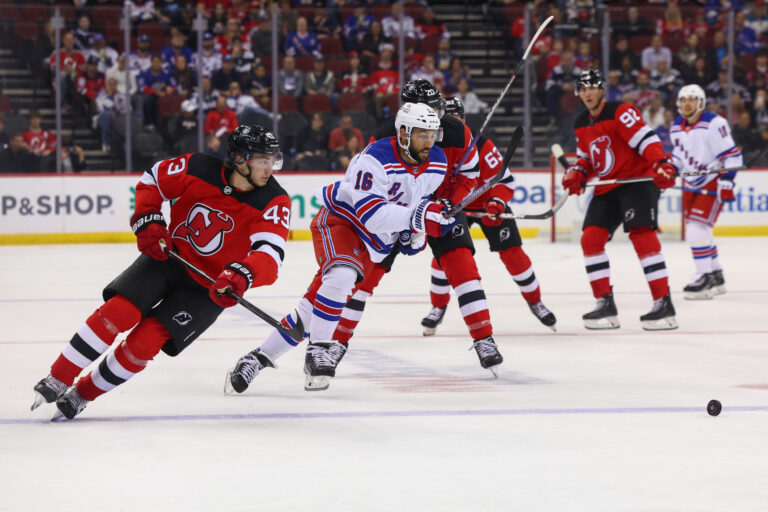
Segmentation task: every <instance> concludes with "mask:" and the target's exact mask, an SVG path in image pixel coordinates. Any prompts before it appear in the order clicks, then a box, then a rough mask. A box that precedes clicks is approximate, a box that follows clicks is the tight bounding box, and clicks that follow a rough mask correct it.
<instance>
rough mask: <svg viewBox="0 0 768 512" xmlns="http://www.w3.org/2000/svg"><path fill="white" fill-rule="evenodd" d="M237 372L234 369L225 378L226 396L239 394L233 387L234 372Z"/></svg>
mask: <svg viewBox="0 0 768 512" xmlns="http://www.w3.org/2000/svg"><path fill="white" fill-rule="evenodd" d="M234 370H235V368H234V367H233V368H232V369H231V370H229V371H228V372H227V376H226V377H225V378H224V395H225V396H232V395H236V394H238V393H237V391H235V388H233V387H232V372H233V371H234Z"/></svg>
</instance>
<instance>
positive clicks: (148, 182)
mask: <svg viewBox="0 0 768 512" xmlns="http://www.w3.org/2000/svg"><path fill="white" fill-rule="evenodd" d="M228 148H229V153H228V159H227V160H225V161H224V162H222V161H221V160H219V159H217V158H214V157H211V156H208V155H206V154H203V153H187V154H185V155H181V156H178V157H176V158H171V159H168V160H162V161H160V162H157V163H156V164H155V165H154V166H153V167H152V169H151V170H148V171H146V172H145V173H144V174H143V175H142V177H141V179H140V180H139V184H138V185H137V187H136V208H135V214H134V215H133V217H132V218H131V227H132V229H133V231H134V233H135V234H136V239H137V244H138V248H139V251H140V252H141V253H142V254H141V255H140V256H139V257H138V258H137V259H136V261H134V262H133V264H131V266H129V267H128V268H127V269H125V270H124V271H123V272H122V273H121V274H120V275H119V276H117V277H116V278H115V279H114V280H113V281H112V282H111V283H109V284H108V285H107V286H106V288H104V291H103V292H102V295H103V297H104V300H105V303H104V304H103V305H102V306H101V307H99V308H98V309H97V310H96V311H95V312H94V313H93V314H92V315H91V316H89V317H88V319H87V320H86V321H85V323H84V324H83V325H82V326H81V327H80V328H79V329H78V331H77V333H75V335H74V336H72V339H71V340H70V341H69V343H68V344H67V346H66V347H65V348H64V350H63V351H62V353H61V355H60V356H59V357H58V359H56V361H55V362H54V363H53V365H52V366H51V371H50V375H48V376H47V377H45V378H43V379H42V380H40V382H38V383H37V384H36V385H35V387H34V390H35V394H36V397H35V402H34V404H33V405H32V409H33V410H34V409H35V408H37V407H38V406H40V405H42V404H43V403H44V402H48V403H50V402H54V401H55V402H56V406H57V407H58V409H59V414H60V415H62V416H64V417H66V418H68V419H72V418H74V417H75V416H76V415H77V414H79V413H80V412H81V411H82V410H83V409H84V408H85V406H86V405H87V404H88V403H89V402H91V401H93V400H95V399H96V398H97V397H99V396H100V395H102V394H104V393H106V392H107V391H110V390H111V389H113V388H114V387H116V386H118V385H119V384H122V383H123V382H125V381H126V380H128V379H130V378H131V377H133V376H134V375H135V374H136V373H138V372H140V371H142V370H143V369H144V368H145V367H146V366H147V364H148V363H149V361H151V360H152V359H153V358H154V357H155V356H156V355H157V354H158V353H159V352H160V350H161V349H162V350H163V351H164V352H165V353H167V354H169V355H171V356H175V355H178V354H179V353H180V352H181V351H182V350H184V348H186V347H187V346H189V344H191V343H192V342H193V341H194V340H195V339H196V338H197V337H198V336H200V334H202V333H203V332H204V331H205V330H206V329H207V328H208V327H209V326H210V325H211V324H213V322H214V321H215V320H216V319H217V318H218V316H219V314H221V312H222V311H223V310H224V308H226V307H230V306H233V305H235V304H236V302H235V300H234V299H233V298H232V297H231V296H229V295H228V291H229V290H231V291H232V292H234V293H236V294H238V295H242V294H243V292H245V291H246V290H247V289H248V288H250V287H257V286H266V285H269V284H272V283H273V282H275V280H276V279H277V275H278V272H279V270H280V267H281V265H282V262H283V255H284V252H285V241H286V238H287V236H288V228H289V223H290V215H291V203H290V199H289V197H288V195H287V194H286V192H285V191H284V190H283V189H282V188H281V187H280V185H279V184H278V183H277V181H276V180H275V178H274V177H272V172H273V170H277V169H279V168H280V167H281V166H282V155H281V154H280V152H279V148H280V146H279V144H278V140H277V138H276V137H275V136H274V135H273V134H272V133H271V132H269V131H267V130H265V129H263V128H261V127H259V126H239V127H237V128H236V129H235V130H234V131H233V132H232V134H231V135H230V136H229V142H228ZM163 201H174V202H173V204H172V205H171V219H170V225H169V224H168V223H166V220H165V218H164V217H163V214H162V213H161V205H162V203H163ZM160 241H164V242H165V245H166V246H167V247H173V249H174V250H175V251H177V252H178V253H179V254H180V255H181V256H182V257H184V258H185V259H187V260H188V261H190V262H192V263H193V264H194V265H195V266H197V267H199V268H201V269H202V270H204V271H205V272H206V273H208V274H209V275H216V276H218V278H217V279H216V281H215V283H214V284H213V285H210V286H209V285H208V284H207V283H205V282H204V281H202V279H201V278H200V277H198V276H197V275H195V274H192V273H190V272H188V271H187V270H186V268H185V267H183V266H182V265H180V264H179V263H177V262H176V261H174V260H171V259H169V258H168V254H167V253H166V252H165V251H164V250H163V249H162V248H161V246H160ZM127 331H129V332H128V336H127V337H126V338H125V340H123V341H122V342H121V343H119V344H118V345H117V347H115V349H114V350H112V351H111V352H110V353H108V354H107V356H106V358H104V359H103V360H102V362H101V363H100V364H99V365H98V367H96V368H94V369H93V370H92V371H91V372H90V373H89V374H88V375H86V376H85V377H82V378H80V379H79V380H78V381H77V383H76V384H74V382H75V378H76V377H77V376H78V374H80V372H81V371H82V370H83V369H84V368H86V367H87V366H89V365H91V364H92V363H93V362H94V361H95V360H96V359H98V358H99V356H101V354H103V353H104V352H106V351H107V349H109V348H110V346H111V345H112V344H113V342H114V341H115V338H116V337H117V335H118V334H120V333H121V332H127ZM73 384H74V385H73Z"/></svg>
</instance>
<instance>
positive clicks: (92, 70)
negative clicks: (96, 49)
mask: <svg viewBox="0 0 768 512" xmlns="http://www.w3.org/2000/svg"><path fill="white" fill-rule="evenodd" d="M75 86H76V88H77V92H78V93H80V98H81V99H84V100H85V101H84V103H85V105H86V108H87V109H88V111H89V112H91V109H92V107H93V101H94V100H95V99H96V96H97V95H98V94H99V91H100V90H102V89H103V88H104V75H103V74H102V73H99V58H98V57H96V56H95V55H91V56H90V57H88V63H87V64H86V66H85V71H84V72H83V73H81V74H80V76H78V77H77V82H76V85H75Z"/></svg>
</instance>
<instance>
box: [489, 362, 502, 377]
mask: <svg viewBox="0 0 768 512" xmlns="http://www.w3.org/2000/svg"><path fill="white" fill-rule="evenodd" d="M500 366H501V364H495V365H493V366H489V367H488V368H486V370H488V371H489V372H491V374H492V375H493V378H494V379H498V378H499V373H500V371H499V367H500Z"/></svg>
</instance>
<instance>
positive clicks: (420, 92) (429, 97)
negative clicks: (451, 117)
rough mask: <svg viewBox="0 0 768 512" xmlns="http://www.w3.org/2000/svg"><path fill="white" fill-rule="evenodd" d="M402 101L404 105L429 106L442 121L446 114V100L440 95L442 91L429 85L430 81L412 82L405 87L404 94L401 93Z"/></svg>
mask: <svg viewBox="0 0 768 512" xmlns="http://www.w3.org/2000/svg"><path fill="white" fill-rule="evenodd" d="M400 101H401V102H402V103H424V104H425V105H429V106H430V107H432V108H433V109H435V112H437V115H438V117H440V118H441V119H442V117H443V114H445V98H443V95H442V94H440V91H439V90H438V89H437V87H435V86H434V85H432V84H431V83H429V81H428V80H424V79H423V78H422V79H419V80H411V81H410V82H407V83H406V84H405V85H404V86H403V90H402V92H400Z"/></svg>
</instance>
